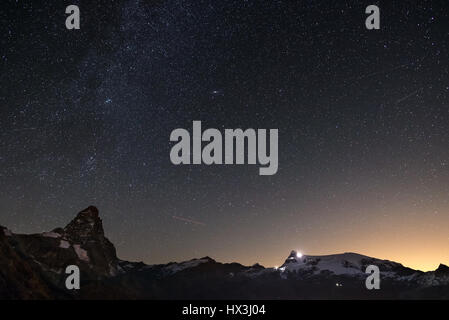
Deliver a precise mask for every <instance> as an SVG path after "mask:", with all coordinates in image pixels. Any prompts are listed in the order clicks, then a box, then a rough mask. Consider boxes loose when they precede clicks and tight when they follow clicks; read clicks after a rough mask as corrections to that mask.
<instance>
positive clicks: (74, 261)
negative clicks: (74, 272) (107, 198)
mask: <svg viewBox="0 0 449 320" xmlns="http://www.w3.org/2000/svg"><path fill="white" fill-rule="evenodd" d="M371 264H373V265H376V266H378V267H379V269H380V272H381V277H380V278H381V284H380V289H379V290H367V289H366V287H365V279H366V277H367V276H368V274H366V273H365V269H366V267H367V266H368V265H371ZM68 265H77V266H78V267H79V269H80V271H81V288H80V290H67V289H66V287H65V280H66V277H67V276H68V275H67V274H65V268H66V267H67V266H68ZM0 299H449V267H447V266H445V265H440V266H439V267H438V269H436V270H435V271H430V272H422V271H418V270H413V269H410V268H407V267H404V266H403V265H401V264H400V263H396V262H392V261H388V260H380V259H376V258H371V257H367V256H363V255H360V254H356V253H343V254H335V255H326V256H308V255H304V256H301V255H299V254H297V253H296V252H295V251H292V252H291V254H290V255H289V256H288V257H287V259H286V260H285V262H284V264H283V265H282V266H281V267H279V268H264V267H263V266H261V265H258V264H255V265H253V266H244V265H241V264H239V263H220V262H216V261H215V260H213V259H211V258H209V257H204V258H201V259H192V260H190V261H185V262H180V263H174V262H173V263H168V264H160V265H147V264H144V263H142V262H138V263H137V262H129V261H123V260H120V259H118V258H117V255H116V250H115V247H114V245H113V244H112V243H111V242H110V241H109V240H108V239H107V238H106V237H105V235H104V231H103V225H102V221H101V219H100V217H99V213H98V210H97V208H95V207H92V206H91V207H88V208H87V209H85V210H83V211H81V212H80V213H79V214H78V215H77V216H76V217H75V219H73V220H72V221H71V222H70V223H69V224H68V225H67V226H66V227H65V228H57V229H54V230H53V231H51V232H44V233H41V234H31V235H22V234H14V233H12V232H11V231H9V230H8V229H7V228H5V227H1V226H0Z"/></svg>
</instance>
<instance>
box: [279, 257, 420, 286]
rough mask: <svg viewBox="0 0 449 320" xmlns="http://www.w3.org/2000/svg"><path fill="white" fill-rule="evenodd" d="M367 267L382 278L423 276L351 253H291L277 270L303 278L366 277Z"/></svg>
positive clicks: (416, 272)
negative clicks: (375, 268)
mask: <svg viewBox="0 0 449 320" xmlns="http://www.w3.org/2000/svg"><path fill="white" fill-rule="evenodd" d="M369 265H375V266H377V267H379V270H380V273H381V275H382V277H384V278H385V277H386V278H397V279H400V280H413V279H415V278H416V277H418V276H420V275H422V274H423V272H421V271H417V270H413V269H410V268H407V267H404V266H403V265H402V264H400V263H397V262H394V261H389V260H381V259H376V258H372V257H368V256H364V255H361V254H358V253H353V252H345V253H341V254H332V255H323V256H310V255H302V254H299V253H297V252H296V251H292V252H291V253H290V255H289V256H288V258H287V259H286V260H285V262H284V264H283V265H282V266H281V267H280V268H279V270H280V271H281V272H294V273H297V274H301V275H303V276H317V275H325V274H331V275H337V276H343V275H345V276H355V277H366V269H367V267H368V266H369Z"/></svg>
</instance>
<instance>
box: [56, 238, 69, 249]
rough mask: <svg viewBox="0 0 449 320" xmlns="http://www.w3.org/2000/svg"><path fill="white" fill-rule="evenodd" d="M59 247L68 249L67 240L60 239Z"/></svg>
mask: <svg viewBox="0 0 449 320" xmlns="http://www.w3.org/2000/svg"><path fill="white" fill-rule="evenodd" d="M59 247H60V248H63V249H68V248H70V243H69V242H68V241H65V240H61V242H60V243H59Z"/></svg>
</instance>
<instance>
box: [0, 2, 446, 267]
mask: <svg viewBox="0 0 449 320" xmlns="http://www.w3.org/2000/svg"><path fill="white" fill-rule="evenodd" d="M70 4H76V5H78V6H79V7H80V11H81V29H80V30H67V29H66V28H65V19H66V17H67V15H66V14H65V7H66V6H68V5H70ZM370 4H376V5H378V6H379V7H380V12H381V29H380V30H367V29H366V28H365V19H366V17H367V14H365V8H366V6H368V5H370ZM0 28H1V29H0V30H1V35H0V40H1V46H0V49H1V50H0V70H1V72H0V107H1V108H0V136H1V138H0V224H2V225H5V226H8V227H9V228H10V229H12V230H13V231H14V232H18V233H32V232H42V231H44V230H51V229H53V228H55V227H58V226H64V225H66V224H67V223H68V222H69V221H70V220H71V219H72V218H73V217H74V216H75V215H76V213H78V212H79V211H81V210H82V209H84V208H85V207H87V206H88V205H96V206H97V207H98V208H99V210H100V215H101V217H102V219H103V223H104V227H105V231H106V235H107V236H108V237H109V238H110V240H111V241H112V242H113V243H114V244H115V245H116V247H117V251H118V255H119V257H121V258H122V259H129V260H134V261H141V260H143V261H144V262H146V263H150V264H152V263H165V262H169V261H181V260H187V259H191V258H194V257H202V256H206V255H208V256H211V257H213V258H215V259H217V260H219V261H223V262H231V261H238V262H240V263H243V264H253V263H255V262H259V263H261V264H263V265H265V266H275V265H280V264H282V262H283V260H284V259H285V258H286V257H287V256H288V254H289V252H290V250H292V249H296V250H299V251H301V252H303V253H304V254H311V255H318V254H331V253H340V252H347V251H354V252H358V253H362V254H366V255H370V256H375V257H378V258H385V259H390V260H395V261H398V262H401V263H403V264H404V265H406V266H410V267H413V268H418V269H421V270H430V269H435V268H436V267H437V266H438V264H439V263H445V264H449V202H448V201H449V74H448V72H449V63H448V54H449V39H448V36H449V8H447V5H446V8H445V7H444V1H375V2H372V1H365V0H363V1H356V0H354V1H332V2H330V1H324V0H320V1H315V0H314V1H312V0H302V1H274V0H273V1H255V0H246V1H245V0H238V1H237V0H235V1H233V0H228V1H216V0H167V1H163V0H158V1H150V0H123V1H114V0H107V1H90V0H89V1H87V0H86V1H75V0H71V1H46V2H45V4H44V2H36V1H31V0H29V1H8V2H7V3H6V4H2V8H1V9H0ZM193 120H201V121H202V124H203V128H217V129H220V130H224V128H242V129H246V128H266V129H270V128H277V129H279V170H278V172H277V174H275V175H273V176H260V175H259V174H258V166H254V165H239V166H236V165H234V166H224V165H215V166H207V165H195V166H194V165H190V166H188V165H184V166H174V165H173V164H172V163H171V162H170V157H169V154H170V149H171V147H172V146H173V143H171V142H170V140H169V137H170V133H171V131H172V130H174V129H176V128H186V129H188V130H191V127H192V121H193Z"/></svg>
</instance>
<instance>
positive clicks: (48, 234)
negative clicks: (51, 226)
mask: <svg viewBox="0 0 449 320" xmlns="http://www.w3.org/2000/svg"><path fill="white" fill-rule="evenodd" d="M42 236H43V237H45V238H60V237H61V235H60V234H59V233H57V232H44V233H42Z"/></svg>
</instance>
